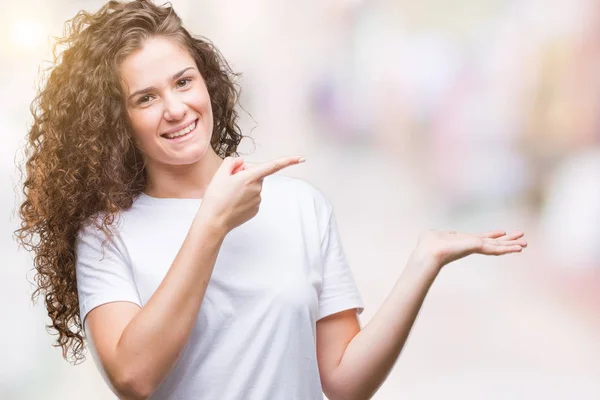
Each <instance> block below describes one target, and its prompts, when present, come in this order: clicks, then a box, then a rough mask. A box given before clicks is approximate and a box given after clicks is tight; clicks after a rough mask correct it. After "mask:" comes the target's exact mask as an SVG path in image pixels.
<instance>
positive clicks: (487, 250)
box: [481, 243, 523, 256]
mask: <svg viewBox="0 0 600 400" xmlns="http://www.w3.org/2000/svg"><path fill="white" fill-rule="evenodd" d="M521 250H523V246H520V245H518V244H517V245H497V244H496V245H494V244H490V243H485V244H484V245H483V246H482V248H481V254H485V255H493V256H501V255H503V254H510V253H518V252H520V251H521Z"/></svg>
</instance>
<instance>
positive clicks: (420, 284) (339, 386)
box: [317, 231, 527, 400]
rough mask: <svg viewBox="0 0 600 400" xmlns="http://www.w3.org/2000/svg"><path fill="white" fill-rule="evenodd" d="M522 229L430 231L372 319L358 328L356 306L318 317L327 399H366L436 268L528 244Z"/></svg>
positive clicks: (395, 353)
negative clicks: (508, 233)
mask: <svg viewBox="0 0 600 400" xmlns="http://www.w3.org/2000/svg"><path fill="white" fill-rule="evenodd" d="M522 237H523V233H520V232H517V233H514V234H511V235H506V234H505V233H504V232H501V231H494V232H489V233H486V234H480V235H472V234H460V233H456V232H439V231H429V232H425V233H424V234H421V235H420V236H419V243H418V245H417V247H416V248H415V250H414V251H413V253H412V254H411V257H410V259H409V261H408V264H407V265H406V267H405V269H404V271H403V272H402V274H401V276H400V278H399V279H398V281H397V282H396V284H395V286H394V288H393V289H392V292H391V293H390V295H389V296H388V298H387V299H386V301H385V302H384V303H383V305H382V306H381V308H380V309H379V310H378V312H377V313H376V314H375V315H374V316H373V318H372V320H371V321H370V322H369V324H368V325H367V326H365V327H364V328H363V329H362V330H361V329H360V326H359V323H358V320H357V317H356V311H354V310H347V311H343V312H340V313H337V314H333V315H330V316H328V317H326V318H323V319H321V320H319V321H318V322H317V358H318V363H319V373H320V375H321V383H322V386H323V391H324V393H325V395H327V397H328V398H329V399H330V400H337V399H344V400H352V399H357V400H364V399H369V398H370V397H371V396H373V394H374V393H375V392H376V391H377V389H379V387H380V386H381V384H382V383H383V382H384V380H385V378H386V377H387V376H388V374H389V372H390V370H391V369H392V367H393V366H394V364H395V362H396V360H397V358H398V356H399V355H400V352H401V351H402V348H403V347H404V343H405V342H406V339H407V338H408V335H409V333H410V330H411V328H412V326H413V323H414V321H415V319H416V318H417V315H418V313H419V310H420V308H421V305H422V304H423V300H424V299H425V296H426V295H427V292H428V291H429V288H430V287H431V285H432V283H433V281H434V280H435V278H436V276H437V274H438V273H439V271H440V269H441V268H442V267H443V266H444V265H446V264H449V263H450V262H452V261H455V260H458V259H460V258H463V257H465V256H467V255H469V254H474V253H477V254H484V255H503V254H509V253H515V252H520V251H521V250H522V249H523V248H524V247H526V246H527V242H526V241H525V240H523V239H522Z"/></svg>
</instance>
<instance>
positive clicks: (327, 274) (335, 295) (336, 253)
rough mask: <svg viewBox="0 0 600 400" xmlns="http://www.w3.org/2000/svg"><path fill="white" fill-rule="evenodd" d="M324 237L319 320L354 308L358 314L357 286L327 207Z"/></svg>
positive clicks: (359, 301)
mask: <svg viewBox="0 0 600 400" xmlns="http://www.w3.org/2000/svg"><path fill="white" fill-rule="evenodd" d="M328 208H329V212H328V213H327V214H328V216H327V220H326V224H327V225H326V226H325V232H324V236H323V238H322V241H321V254H322V257H323V258H322V259H323V267H322V271H323V272H322V273H323V283H322V286H321V292H320V294H319V316H318V319H321V318H325V317H327V316H329V315H332V314H335V313H338V312H340V311H344V310H349V309H352V308H356V309H357V311H358V313H359V314H360V313H361V312H362V311H363V309H364V305H363V301H362V298H361V296H360V293H359V291H358V288H357V286H356V282H355V280H354V277H353V276H352V272H351V271H350V267H349V266H348V262H347V260H346V254H345V253H344V249H343V247H342V242H341V239H340V235H339V232H338V227H337V222H336V219H335V215H334V213H333V209H332V208H331V206H329V207H328Z"/></svg>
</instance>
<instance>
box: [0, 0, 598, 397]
mask: <svg viewBox="0 0 600 400" xmlns="http://www.w3.org/2000/svg"><path fill="white" fill-rule="evenodd" d="M103 3H104V1H96V0H93V1H92V0H87V1H83V0H53V1H52V2H48V1H41V0H40V1H35V0H21V1H19V2H2V3H1V5H0V13H1V14H2V15H3V16H4V18H5V19H4V21H5V22H4V23H3V24H1V26H0V46H1V47H0V72H1V73H0V88H1V91H2V95H1V96H0V126H2V139H3V145H2V146H0V162H1V166H2V168H1V169H0V179H2V182H1V183H2V187H3V188H4V190H2V191H1V192H0V206H1V207H2V215H3V217H2V224H1V228H2V229H1V231H0V235H1V237H0V249H1V254H2V255H3V256H2V258H3V262H2V264H3V265H2V268H1V269H0V304H2V305H1V306H0V313H1V319H2V321H4V328H3V329H1V330H0V398H1V399H4V400H9V399H10V400H12V399H36V400H37V399H61V400H68V399H73V400H74V399H89V400H101V399H114V398H115V397H114V396H113V395H112V394H111V392H110V391H109V389H108V388H107V387H106V385H105V384H104V383H103V381H102V379H101V377H100V374H99V373H98V371H97V370H96V367H95V365H94V363H93V361H92V359H91V355H89V353H88V360H87V361H86V362H84V363H83V364H81V365H78V366H72V365H70V364H68V363H67V362H66V361H64V360H63V359H62V357H61V353H60V351H59V349H56V348H53V347H52V343H53V341H54V339H55V337H53V336H50V335H49V334H48V333H47V332H46V330H45V328H44V326H45V325H46V324H47V323H48V322H49V318H48V317H47V315H46V312H45V309H44V307H43V304H42V303H41V302H40V303H38V304H37V305H34V304H32V302H31V301H30V299H29V296H30V294H31V292H32V290H33V288H32V286H31V283H30V282H32V280H33V272H32V271H31V268H32V261H31V255H30V254H28V253H26V252H25V251H23V250H22V249H18V248H17V245H16V242H15V241H14V240H13V238H12V232H13V231H14V229H16V227H17V224H18V221H17V218H16V214H15V209H16V204H17V196H19V195H20V194H19V193H18V191H19V189H18V187H17V184H18V182H19V175H18V172H17V169H16V167H15V161H17V162H21V160H22V156H21V153H20V151H19V149H20V147H21V146H22V144H23V140H24V136H25V134H26V131H27V129H28V126H29V124H30V123H31V116H30V113H29V104H30V102H31V101H32V99H33V97H34V95H35V85H36V84H37V82H38V77H39V74H38V68H39V67H40V66H42V67H44V66H45V65H46V64H45V63H44V60H49V59H50V57H51V53H50V46H51V43H52V39H51V36H58V35H61V33H62V26H63V22H64V21H65V20H67V19H69V18H71V17H73V16H74V14H75V13H76V12H77V11H78V10H80V9H86V10H88V11H95V10H97V9H98V8H99V7H100V6H101V5H102V4H103ZM172 4H173V5H174V7H175V10H176V11H177V12H178V13H179V15H180V16H181V17H182V18H183V20H184V22H185V24H186V26H187V28H188V29H189V30H190V31H192V32H193V33H194V34H198V35H202V36H206V37H208V38H210V39H211V40H212V41H213V42H214V43H215V44H216V45H217V47H218V48H219V49H220V50H221V51H222V52H223V54H224V55H225V57H226V58H227V59H228V60H229V61H230V63H231V65H232V67H233V68H234V69H235V70H236V71H238V72H241V73H242V74H243V80H242V82H241V84H242V87H243V89H242V97H241V104H242V107H243V109H244V110H243V111H241V119H242V120H241V122H242V127H243V130H244V132H245V133H246V134H250V135H251V136H252V137H253V139H254V142H252V141H246V142H243V143H242V146H241V153H242V154H243V155H245V156H247V157H248V158H249V159H250V160H251V161H266V160H268V159H271V158H274V157H279V156H283V155H295V154H301V155H304V156H305V157H306V159H307V162H306V164H303V165H302V166H299V167H295V168H291V169H289V170H286V172H285V174H287V175H292V176H297V177H300V178H303V179H306V180H307V181H309V182H310V183H312V184H313V185H315V186H316V187H318V188H319V189H321V191H323V192H324V193H325V195H326V196H327V197H328V198H329V199H330V200H331V202H332V203H333V204H334V206H335V210H336V214H337V218H338V223H339V226H340V229H341V235H342V239H343V243H344V247H345V249H346V253H347V255H348V259H349V262H350V265H351V268H352V271H353V273H354V275H355V278H356V281H357V283H358V286H359V289H360V291H361V293H362V295H363V298H364V300H365V304H366V309H365V311H364V313H363V314H362V317H361V322H362V324H363V325H364V324H367V323H368V322H369V320H370V318H371V317H372V316H373V315H374V314H375V312H376V310H377V309H378V308H379V306H380V305H381V303H382V302H383V301H384V299H385V297H386V296H387V294H388V293H389V291H390V289H391V288H392V286H393V284H394V282H395V280H396V279H397V277H398V276H399V275H400V273H401V271H402V269H403V267H404V264H405V262H406V260H407V258H408V256H409V254H410V252H411V250H412V248H413V247H414V246H415V244H416V239H417V235H418V233H419V232H420V231H422V230H424V229H430V228H435V229H454V230H460V231H468V232H480V231H487V230H492V229H497V228H500V229H505V230H508V231H513V230H521V231H524V232H525V233H526V237H527V238H528V241H529V248H528V249H527V250H526V251H524V252H523V253H522V254H516V255H509V256H505V257H497V258H495V257H482V256H472V257H469V258H467V259H464V260H461V261H458V262H456V263H454V264H451V265H449V266H447V267H445V268H444V270H443V271H442V273H441V274H440V276H439V278H438V279H437V280H436V282H435V283H434V285H433V287H432V288H431V291H430V293H429V295H428V297H427V299H426V301H425V304H424V306H423V308H422V310H421V313H420V316H419V318H418V320H417V323H416V325H415V327H414V329H413V331H412V334H411V336H410V338H409V341H408V343H407V345H406V347H405V349H404V351H403V353H402V355H401V357H400V359H399V361H398V363H397V364H396V366H395V368H394V370H393V371H392V373H391V374H390V376H389V378H388V379H387V381H386V382H385V383H384V385H383V386H382V388H381V389H380V391H379V392H378V393H377V394H376V396H375V397H374V398H375V399H377V400H387V399H390V400H391V399H399V398H403V399H418V400H425V399H440V398H444V399H600V240H599V238H600V184H599V183H600V3H599V2H597V1H592V0H421V1H419V2H414V1H408V0H371V1H370V0H305V1H291V0H285V1H281V0H277V1H276V0H252V1H233V0H221V1H218V2H217V1H192V0H173V1H172Z"/></svg>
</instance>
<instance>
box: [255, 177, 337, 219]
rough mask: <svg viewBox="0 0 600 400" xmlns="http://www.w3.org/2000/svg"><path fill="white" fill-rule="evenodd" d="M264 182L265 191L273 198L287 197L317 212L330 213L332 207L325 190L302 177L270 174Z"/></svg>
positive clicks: (281, 198)
mask: <svg viewBox="0 0 600 400" xmlns="http://www.w3.org/2000/svg"><path fill="white" fill-rule="evenodd" d="M263 182H264V185H263V193H265V192H266V194H267V195H268V196H270V197H271V198H274V199H275V198H276V199H280V200H284V199H285V200H287V201H289V202H293V203H295V204H297V205H301V206H304V207H307V208H310V209H312V210H314V211H315V212H316V213H317V214H328V213H329V212H330V210H331V208H332V206H331V203H330V202H329V200H328V199H327V197H326V196H325V195H324V194H323V192H322V191H321V190H320V189H318V188H317V187H316V186H315V185H314V184H312V183H310V182H308V181H306V180H304V179H302V178H297V177H291V176H286V175H281V174H277V175H271V176H268V177H267V178H265V179H264V181H263ZM265 189H266V190H265Z"/></svg>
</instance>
